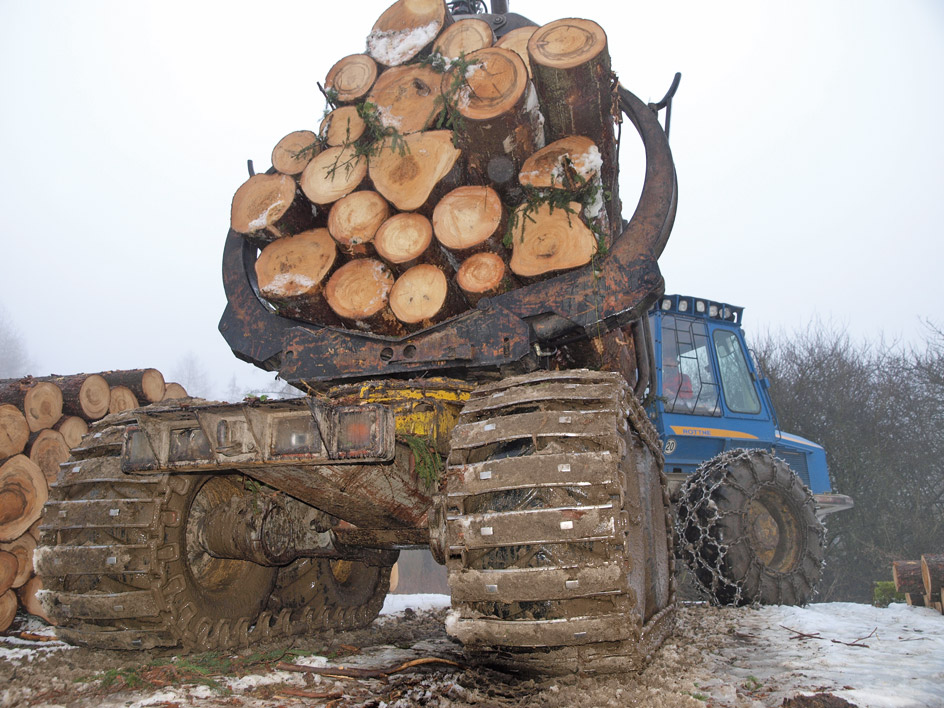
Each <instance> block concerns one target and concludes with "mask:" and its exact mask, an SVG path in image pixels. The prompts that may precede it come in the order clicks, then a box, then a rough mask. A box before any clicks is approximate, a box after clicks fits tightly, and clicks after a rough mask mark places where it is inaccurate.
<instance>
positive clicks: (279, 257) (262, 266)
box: [255, 229, 339, 324]
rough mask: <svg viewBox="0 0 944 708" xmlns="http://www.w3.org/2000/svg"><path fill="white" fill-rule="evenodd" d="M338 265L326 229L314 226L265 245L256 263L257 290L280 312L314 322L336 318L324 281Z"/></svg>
mask: <svg viewBox="0 0 944 708" xmlns="http://www.w3.org/2000/svg"><path fill="white" fill-rule="evenodd" d="M337 265H338V249H337V245H336V243H335V240H334V239H333V238H331V234H330V233H329V232H328V229H313V230H311V231H305V232H303V233H300V234H298V235H297V236H290V237H289V238H283V239H279V240H278V241H275V242H273V243H270V244H269V245H268V246H266V247H265V248H264V249H263V250H262V253H261V254H259V258H258V259H257V260H256V263H255V270H256V282H257V283H258V286H259V294H260V295H262V296H263V297H264V298H266V299H267V300H269V302H271V303H272V304H274V305H276V307H277V308H279V310H280V311H281V312H283V314H287V315H289V316H292V317H298V318H301V319H304V320H307V321H310V322H315V323H317V324H335V323H338V322H339V320H338V319H337V318H336V317H335V316H334V313H333V312H332V311H331V309H330V308H329V307H328V306H327V303H326V302H325V298H324V289H325V283H326V282H327V281H328V277H329V275H330V273H331V272H332V271H333V270H334V269H335V268H336V267H337Z"/></svg>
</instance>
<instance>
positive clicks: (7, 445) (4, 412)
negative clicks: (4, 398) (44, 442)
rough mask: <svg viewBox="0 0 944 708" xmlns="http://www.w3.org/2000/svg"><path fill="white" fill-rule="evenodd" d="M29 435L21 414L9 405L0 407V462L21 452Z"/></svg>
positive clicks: (24, 419)
mask: <svg viewBox="0 0 944 708" xmlns="http://www.w3.org/2000/svg"><path fill="white" fill-rule="evenodd" d="M29 434H30V429H29V423H27V422H26V416H24V415H23V412H22V411H21V410H20V409H19V408H17V407H16V406H14V405H12V404H9V403H5V404H3V405H0V460H2V459H6V458H7V457H12V456H13V455H17V454H19V453H21V452H23V449H24V448H25V447H26V442H27V440H29Z"/></svg>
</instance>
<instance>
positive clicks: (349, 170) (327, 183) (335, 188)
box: [299, 145, 367, 204]
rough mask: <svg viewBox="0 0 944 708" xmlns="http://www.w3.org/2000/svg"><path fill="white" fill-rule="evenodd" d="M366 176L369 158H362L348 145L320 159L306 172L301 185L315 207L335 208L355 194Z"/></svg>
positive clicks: (329, 152) (324, 154) (335, 149)
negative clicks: (336, 203) (316, 205)
mask: <svg viewBox="0 0 944 708" xmlns="http://www.w3.org/2000/svg"><path fill="white" fill-rule="evenodd" d="M366 174H367V158H365V157H364V156H363V155H358V154H357V151H356V149H355V148H354V146H353V145H345V146H342V147H332V148H328V149H327V150H325V151H324V152H322V153H320V154H319V155H317V156H316V157H315V158H314V159H313V160H312V161H311V162H309V163H308V166H307V167H306V168H305V171H304V172H302V176H301V179H300V180H299V184H300V185H301V188H302V191H303V192H304V193H305V196H306V197H308V199H310V200H311V201H312V202H314V203H315V204H333V203H334V202H336V201H337V200H338V199H340V198H341V197H343V196H345V195H347V194H350V193H351V192H353V191H354V190H355V189H356V188H357V186H358V185H359V184H360V183H361V181H362V180H363V179H364V175H366Z"/></svg>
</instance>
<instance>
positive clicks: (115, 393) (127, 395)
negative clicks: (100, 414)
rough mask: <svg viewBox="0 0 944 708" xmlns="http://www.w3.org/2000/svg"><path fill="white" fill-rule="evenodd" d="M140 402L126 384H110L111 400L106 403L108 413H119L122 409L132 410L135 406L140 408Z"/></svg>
mask: <svg viewBox="0 0 944 708" xmlns="http://www.w3.org/2000/svg"><path fill="white" fill-rule="evenodd" d="M140 406H141V404H140V403H139V402H138V397H137V396H135V395H134V391H132V390H131V389H130V388H128V387H127V386H112V387H111V402H110V403H109V404H108V412H109V413H112V414H114V413H121V412H122V411H133V410H134V409H135V408H140Z"/></svg>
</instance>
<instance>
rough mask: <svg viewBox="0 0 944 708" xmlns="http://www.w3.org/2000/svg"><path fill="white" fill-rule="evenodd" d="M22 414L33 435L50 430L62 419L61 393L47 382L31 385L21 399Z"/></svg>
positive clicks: (56, 387)
mask: <svg viewBox="0 0 944 708" xmlns="http://www.w3.org/2000/svg"><path fill="white" fill-rule="evenodd" d="M23 414H24V415H25V416H26V422H27V424H28V425H29V429H30V430H31V431H32V432H34V433H36V432H39V431H40V430H43V429H44V428H51V427H52V426H53V425H55V423H56V421H58V420H59V419H60V418H61V417H62V391H61V390H60V389H59V387H58V386H56V385H55V384H53V383H49V382H48V381H40V382H38V383H35V384H33V385H32V386H31V387H30V389H29V391H27V392H26V396H25V397H24V398H23Z"/></svg>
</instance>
